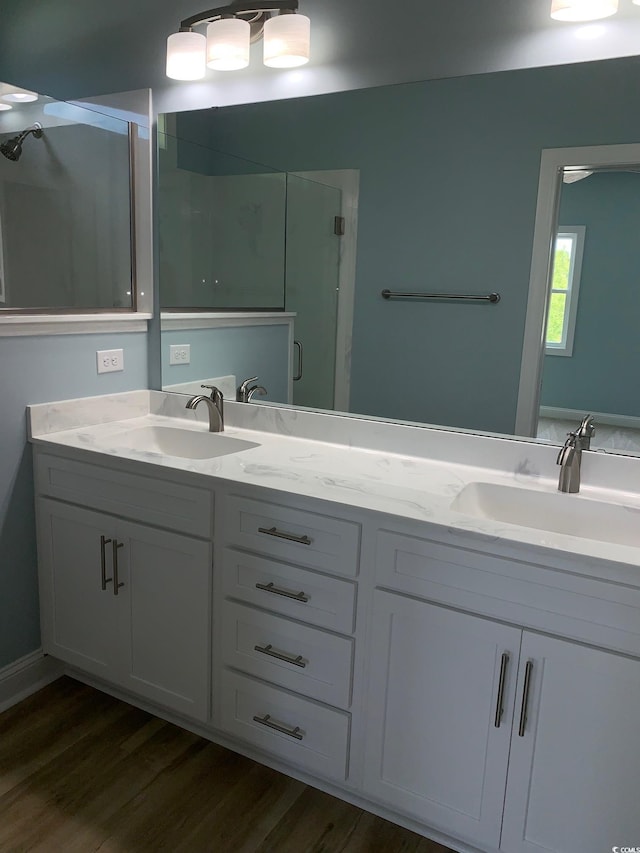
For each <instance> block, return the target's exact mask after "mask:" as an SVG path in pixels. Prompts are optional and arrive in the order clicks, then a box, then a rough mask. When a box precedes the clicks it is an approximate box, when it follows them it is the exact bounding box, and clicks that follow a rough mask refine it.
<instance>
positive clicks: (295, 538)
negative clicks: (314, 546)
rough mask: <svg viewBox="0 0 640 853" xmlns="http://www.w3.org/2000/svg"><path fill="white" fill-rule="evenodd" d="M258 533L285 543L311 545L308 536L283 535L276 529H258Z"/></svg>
mask: <svg viewBox="0 0 640 853" xmlns="http://www.w3.org/2000/svg"><path fill="white" fill-rule="evenodd" d="M258 533H266V534H267V536H275V537H276V539H286V540H287V542H298V543H299V544H300V545H311V541H312V540H311V539H309V537H308V536H295V535H294V534H293V533H284V532H283V531H282V530H278V528H277V527H259V528H258Z"/></svg>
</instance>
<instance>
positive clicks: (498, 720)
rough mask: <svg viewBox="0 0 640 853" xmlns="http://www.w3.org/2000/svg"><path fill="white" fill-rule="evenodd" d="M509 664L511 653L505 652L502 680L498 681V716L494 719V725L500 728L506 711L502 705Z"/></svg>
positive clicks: (502, 662)
mask: <svg viewBox="0 0 640 853" xmlns="http://www.w3.org/2000/svg"><path fill="white" fill-rule="evenodd" d="M508 665H509V655H508V654H507V653H506V652H504V653H503V655H502V661H501V663H500V681H499V682H498V699H497V701H496V718H495V721H494V725H495V727H496V728H497V729H499V728H500V723H501V721H502V715H503V713H504V708H503V707H502V706H503V704H504V685H505V681H506V679H507V666H508Z"/></svg>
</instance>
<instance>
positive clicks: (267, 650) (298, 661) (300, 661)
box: [253, 643, 307, 669]
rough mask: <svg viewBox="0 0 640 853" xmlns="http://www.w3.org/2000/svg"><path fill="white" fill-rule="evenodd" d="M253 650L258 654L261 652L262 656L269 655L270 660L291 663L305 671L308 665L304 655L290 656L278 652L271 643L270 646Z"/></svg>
mask: <svg viewBox="0 0 640 853" xmlns="http://www.w3.org/2000/svg"><path fill="white" fill-rule="evenodd" d="M253 648H254V650H255V651H256V652H260V654H261V655H269V657H270V658H277V659H278V660H283V661H284V662H285V663H291V664H293V665H294V666H299V667H300V668H301V669H304V668H305V667H306V665H307V663H306V661H305V659H304V658H303V657H302V655H288V654H286V653H285V652H276V651H275V650H274V648H273V646H272V645H271V643H269V645H268V646H254V647H253Z"/></svg>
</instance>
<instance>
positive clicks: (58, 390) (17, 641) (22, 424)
mask: <svg viewBox="0 0 640 853" xmlns="http://www.w3.org/2000/svg"><path fill="white" fill-rule="evenodd" d="M119 347H122V348H123V349H124V360H125V370H124V372H123V373H110V374H109V373H107V374H104V375H102V376H98V375H97V373H96V355H95V354H96V350H101V349H113V348H119ZM146 387H147V336H146V334H145V333H143V332H141V333H126V334H108V335H107V334H101V335H55V336H43V337H0V400H1V401H2V404H1V405H0V445H1V447H2V452H1V453H0V669H1V668H2V667H3V666H7V665H8V664H10V663H12V662H13V661H15V660H17V659H19V658H21V657H23V656H24V655H27V654H29V652H32V651H34V650H35V649H37V648H38V646H39V645H40V629H39V612H38V584H37V557H36V537H35V522H34V496H33V469H32V462H31V447H30V445H28V444H27V440H26V415H25V407H26V406H27V405H28V404H29V403H44V402H51V401H53V400H65V399H68V398H70V397H86V396H92V395H94V394H112V393H117V392H119V391H129V390H133V389H136V388H146Z"/></svg>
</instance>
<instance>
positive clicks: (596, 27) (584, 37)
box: [576, 24, 607, 41]
mask: <svg viewBox="0 0 640 853" xmlns="http://www.w3.org/2000/svg"><path fill="white" fill-rule="evenodd" d="M606 32H607V28H606V27H605V26H604V25H603V24H588V25H587V26H586V27H580V28H579V29H578V30H576V38H577V39H580V40H581V41H593V40H594V39H599V38H602V36H603V35H604V34H605V33H606Z"/></svg>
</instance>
